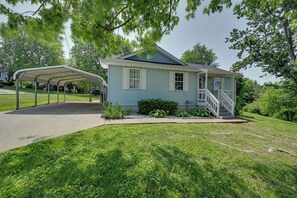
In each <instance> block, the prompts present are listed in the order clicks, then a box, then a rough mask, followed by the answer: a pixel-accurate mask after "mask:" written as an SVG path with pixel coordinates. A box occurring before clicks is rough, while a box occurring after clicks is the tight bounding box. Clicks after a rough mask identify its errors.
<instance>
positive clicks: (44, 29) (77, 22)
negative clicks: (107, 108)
mask: <svg viewBox="0 0 297 198" xmlns="http://www.w3.org/2000/svg"><path fill="white" fill-rule="evenodd" d="M24 2H25V3H28V4H29V3H31V4H32V5H33V4H34V5H40V6H39V8H38V9H36V10H33V11H31V10H22V11H21V12H23V14H20V13H19V11H18V12H17V11H14V10H13V9H10V8H11V7H12V6H13V5H16V4H18V3H24ZM231 2H232V1H231V0H220V1H218V0H211V1H210V3H209V4H208V6H206V8H205V9H204V12H205V13H208V14H209V13H211V12H215V11H222V9H223V7H224V6H227V7H230V6H231V5H232V4H231ZM179 3H180V0H168V1H145V2H143V1H136V0H130V1H125V0H113V1H106V0H97V1H89V0H63V1H49V0H47V1H44V0H34V1H29V0H25V1H24V0H13V1H10V0H9V1H8V0H7V1H6V2H5V4H4V3H0V14H4V15H6V16H7V17H8V22H7V23H6V24H5V25H3V26H4V27H5V28H4V27H1V30H4V29H5V30H6V29H8V30H9V31H11V32H14V30H15V29H24V30H25V31H27V32H29V33H30V34H31V35H33V37H36V38H42V39H46V38H47V37H48V39H49V40H53V39H54V38H58V37H60V36H61V35H62V34H63V30H64V25H65V23H66V22H71V31H72V38H73V39H74V40H76V41H84V42H91V43H95V45H96V46H97V47H98V48H100V49H102V50H104V51H105V52H106V53H107V54H109V55H112V53H113V52H114V50H115V49H117V48H118V47H119V46H121V45H122V39H120V38H119V37H118V36H117V34H116V33H115V32H116V30H118V29H121V30H122V31H123V33H124V34H126V35H128V34H130V33H135V35H136V41H137V43H138V44H140V45H141V46H142V47H144V48H147V49H149V48H151V47H153V46H154V45H155V43H157V42H158V41H160V40H161V38H162V37H163V36H164V35H168V34H169V33H170V32H171V31H172V30H173V28H174V27H175V26H176V25H177V24H178V21H179V16H178V13H177V7H178V6H179ZM200 5H201V0H198V1H197V0H188V1H187V6H186V12H187V16H186V18H187V19H190V18H193V17H194V16H195V11H196V9H197V7H198V6H200ZM24 7H25V6H24ZM26 7H27V6H26ZM28 7H30V6H28ZM23 25H25V28H19V27H21V26H23ZM15 35H17V34H15Z"/></svg>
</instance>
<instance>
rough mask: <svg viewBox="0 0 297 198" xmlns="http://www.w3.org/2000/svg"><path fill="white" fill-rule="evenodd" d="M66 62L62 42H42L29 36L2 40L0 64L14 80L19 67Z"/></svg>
mask: <svg viewBox="0 0 297 198" xmlns="http://www.w3.org/2000/svg"><path fill="white" fill-rule="evenodd" d="M63 62H64V58H63V51H62V44H61V43H58V42H57V43H54V42H53V43H51V44H49V43H40V42H39V40H38V39H33V38H30V37H28V36H23V37H18V38H3V39H2V40H0V65H1V66H2V67H3V68H4V70H5V71H6V72H7V77H6V80H7V81H8V82H12V80H13V79H12V78H13V73H14V72H15V71H17V70H19V69H25V68H32V67H44V66H53V65H60V64H62V63H63Z"/></svg>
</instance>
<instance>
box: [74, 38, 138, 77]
mask: <svg viewBox="0 0 297 198" xmlns="http://www.w3.org/2000/svg"><path fill="white" fill-rule="evenodd" d="M132 51H133V47H132V44H131V43H130V42H129V41H128V40H125V39H122V40H121V44H120V45H119V47H118V48H117V49H116V50H115V51H114V52H113V54H114V55H125V54H129V53H131V52H132ZM70 54H71V65H72V66H73V67H75V68H78V69H81V70H84V71H87V72H90V73H93V74H96V75H99V76H101V77H103V78H104V79H105V80H106V79H107V74H106V71H105V70H104V69H103V68H102V66H101V64H100V59H102V58H106V56H107V54H106V53H105V51H104V50H102V51H100V50H99V49H98V48H96V46H95V45H94V44H93V43H79V42H76V43H75V44H74V46H73V47H72V49H71V52H70Z"/></svg>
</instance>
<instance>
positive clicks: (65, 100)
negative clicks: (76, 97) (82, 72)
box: [64, 83, 67, 102]
mask: <svg viewBox="0 0 297 198" xmlns="http://www.w3.org/2000/svg"><path fill="white" fill-rule="evenodd" d="M66 85H67V84H66V83H65V84H64V102H66Z"/></svg>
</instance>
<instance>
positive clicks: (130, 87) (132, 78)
mask: <svg viewBox="0 0 297 198" xmlns="http://www.w3.org/2000/svg"><path fill="white" fill-rule="evenodd" d="M131 71H134V72H133V74H134V76H133V77H131ZM136 72H138V73H139V77H136ZM131 81H134V83H132V84H131ZM136 81H138V86H137V87H136ZM131 85H134V87H133V86H131ZM140 88H141V70H140V69H134V68H130V69H129V89H140Z"/></svg>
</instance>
